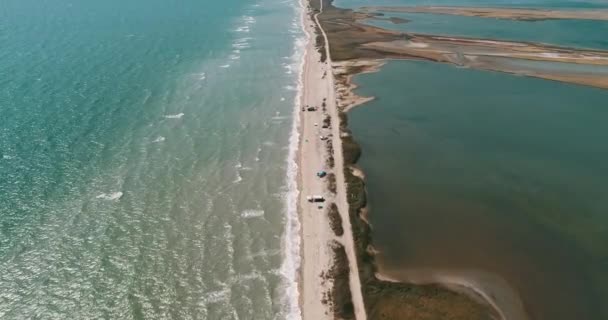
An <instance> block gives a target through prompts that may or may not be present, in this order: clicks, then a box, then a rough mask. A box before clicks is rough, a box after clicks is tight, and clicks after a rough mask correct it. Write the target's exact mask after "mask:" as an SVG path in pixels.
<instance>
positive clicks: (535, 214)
mask: <svg viewBox="0 0 608 320" xmlns="http://www.w3.org/2000/svg"><path fill="white" fill-rule="evenodd" d="M380 4H392V5H413V4H424V5H476V6H487V5H494V6H500V5H504V4H505V2H504V1H491V2H489V1H485V2H483V3H477V2H475V3H471V2H470V1H434V2H428V1H423V2H420V1H415V2H411V1H381V2H380V3H375V2H374V3H371V2H370V1H358V0H352V1H351V0H348V1H347V0H341V1H338V2H337V3H336V5H338V6H345V7H355V8H356V7H357V6H360V5H380ZM509 4H510V5H512V6H516V7H518V6H519V7H521V6H531V7H543V8H544V7H575V8H593V7H605V6H606V4H605V2H603V3H602V2H587V1H581V2H578V1H577V2H560V1H555V2H547V1H523V2H517V3H509ZM387 15H388V16H399V17H405V18H412V19H413V20H412V22H409V23H405V24H399V25H392V24H390V23H389V22H384V21H382V22H375V21H371V22H370V23H372V24H375V25H381V26H382V27H387V28H391V29H398V30H407V31H413V32H420V33H425V34H450V35H458V36H468V37H483V38H489V39H508V40H520V41H541V42H546V43H550V44H556V45H562V46H571V47H587V48H594V49H606V48H607V47H606V44H607V43H606V42H605V37H602V36H601V35H602V34H605V32H604V33H602V30H606V27H607V24H606V22H605V21H604V22H602V21H576V20H574V21H538V22H518V21H504V20H497V19H481V18H474V17H453V16H439V15H433V14H411V15H403V14H393V13H387ZM595 31H597V32H595ZM513 63H514V64H516V65H519V66H521V67H522V68H542V69H543V70H567V71H575V72H582V73H596V74H598V75H602V74H606V69H605V68H595V67H591V66H581V65H574V64H565V63H544V62H533V61H525V60H520V61H513ZM355 83H356V84H357V85H359V88H358V89H357V92H358V94H360V95H363V96H375V97H376V99H375V100H373V101H372V102H369V103H367V104H364V105H361V106H358V107H356V108H355V109H353V110H352V111H351V112H349V128H350V129H351V130H352V132H353V135H354V138H355V140H356V141H357V142H359V143H360V144H361V148H362V156H361V159H360V161H359V165H360V166H361V167H362V169H363V171H364V172H365V175H366V187H367V192H368V200H369V208H370V212H369V216H368V219H369V220H370V222H371V224H372V228H373V231H372V238H373V240H374V245H375V246H376V248H377V249H378V250H379V252H380V255H379V257H378V262H379V264H380V270H381V271H382V272H385V273H388V274H389V275H390V276H393V277H396V278H400V279H402V280H409V281H420V280H421V279H449V278H452V279H467V280H468V281H470V282H472V283H474V284H475V285H478V286H479V287H481V288H482V289H484V290H485V291H487V292H489V294H490V295H491V296H493V297H495V298H496V299H497V300H498V304H499V305H501V306H502V307H505V308H510V307H512V306H513V305H512V304H509V303H505V301H507V299H509V300H511V301H515V300H519V301H520V302H521V304H522V305H523V308H524V309H525V311H526V313H527V314H528V318H529V319H530V320H543V319H553V320H572V319H589V320H592V319H593V320H601V319H608V308H607V306H606V301H608V271H607V270H608V246H607V244H608V229H607V228H606V226H607V225H608V218H607V216H606V214H605V213H606V212H608V202H607V200H606V199H608V193H607V192H606V190H607V189H606V177H608V166H607V165H606V164H607V163H608V148H606V146H605V142H604V141H605V140H606V139H608V130H607V129H606V122H607V121H608V111H607V110H606V101H608V91H606V90H601V89H596V88H591V87H585V86H579V85H572V84H565V83H559V82H553V81H547V80H541V79H534V78H526V77H522V76H516V75H511V74H504V73H497V72H489V71H480V70H472V69H467V68H461V67H456V66H452V65H446V64H436V63H431V62H422V61H390V62H388V63H387V64H386V65H385V66H383V67H382V68H381V70H380V71H379V72H377V73H373V74H363V75H359V76H357V77H355ZM518 320H519V319H518Z"/></svg>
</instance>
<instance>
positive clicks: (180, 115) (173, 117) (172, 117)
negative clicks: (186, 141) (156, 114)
mask: <svg viewBox="0 0 608 320" xmlns="http://www.w3.org/2000/svg"><path fill="white" fill-rule="evenodd" d="M183 116H184V114H183V113H178V114H168V115H166V116H165V118H167V119H180V118H181V117H183Z"/></svg>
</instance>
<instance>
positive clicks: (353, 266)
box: [314, 0, 367, 320]
mask: <svg viewBox="0 0 608 320" xmlns="http://www.w3.org/2000/svg"><path fill="white" fill-rule="evenodd" d="M319 3H320V8H319V13H317V14H315V15H314V19H315V23H316V24H317V26H318V27H319V30H321V34H322V35H323V40H324V41H325V56H326V60H325V63H326V64H327V67H328V68H329V70H328V71H329V72H327V78H328V81H327V83H328V84H329V85H330V86H331V88H329V90H328V92H329V97H327V109H328V110H329V112H330V116H331V123H332V126H331V130H332V131H333V132H332V133H333V137H332V139H333V142H332V143H333V146H334V174H335V176H336V201H335V203H336V205H337V206H338V211H339V212H340V215H341V216H342V224H343V227H344V229H346V230H347V232H345V233H344V235H343V236H342V244H343V245H344V248H345V249H346V256H347V257H348V261H349V266H350V275H349V282H350V291H351V296H352V303H353V307H354V309H355V319H357V320H367V314H366V312H365V304H364V302H363V293H362V291H361V279H360V278H359V265H358V263H357V254H356V252H355V242H354V239H353V230H352V226H351V223H350V217H349V206H348V201H347V200H346V180H345V178H344V157H343V154H342V138H341V137H340V117H339V115H338V108H337V106H336V97H335V93H336V92H335V81H334V73H333V68H332V62H331V55H330V52H329V41H328V38H327V34H326V33H325V30H324V29H323V26H321V23H320V22H319V17H318V16H319V14H321V13H323V0H319Z"/></svg>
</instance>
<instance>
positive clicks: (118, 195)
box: [95, 191, 122, 200]
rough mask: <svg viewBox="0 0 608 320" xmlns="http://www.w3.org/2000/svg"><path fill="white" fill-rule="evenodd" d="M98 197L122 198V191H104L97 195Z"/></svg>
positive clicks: (105, 198)
mask: <svg viewBox="0 0 608 320" xmlns="http://www.w3.org/2000/svg"><path fill="white" fill-rule="evenodd" d="M95 198H96V199H103V200H118V199H120V198H122V192H120V191H118V192H112V193H109V194H108V193H102V194H100V195H98V196H97V197H95Z"/></svg>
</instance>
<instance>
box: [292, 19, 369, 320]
mask: <svg viewBox="0 0 608 320" xmlns="http://www.w3.org/2000/svg"><path fill="white" fill-rule="evenodd" d="M303 14H304V15H305V16H304V18H303V24H304V28H305V31H306V33H307V34H308V39H307V44H306V53H305V57H304V59H305V61H304V65H303V72H302V83H303V88H302V95H301V99H302V100H301V102H300V103H301V106H302V107H304V108H306V107H307V106H314V107H317V110H316V111H302V110H298V111H297V112H301V113H302V114H301V117H300V119H301V123H300V128H299V130H300V146H299V151H298V164H299V174H298V185H299V189H300V198H299V200H298V204H299V212H300V219H301V225H302V229H301V230H302V231H301V232H302V251H301V252H302V263H301V270H300V275H301V278H300V291H301V295H300V302H301V305H302V318H303V319H304V320H322V319H333V318H334V317H333V311H332V309H331V305H330V304H329V303H327V302H324V299H325V298H329V291H330V289H331V287H332V281H331V280H330V279H327V278H326V277H322V276H321V275H326V274H328V272H329V271H330V269H331V267H332V260H333V251H332V248H331V247H330V244H331V243H332V242H333V241H337V242H339V243H341V244H342V245H343V246H344V247H345V249H346V253H347V257H348V260H349V262H350V275H349V282H350V287H351V294H352V300H353V305H354V311H355V316H356V319H358V320H365V319H366V315H365V307H364V305H363V297H362V294H361V283H360V280H359V272H358V267H357V259H356V255H355V248H354V242H353V236H352V232H351V226H350V220H349V217H348V204H347V201H346V185H345V180H344V172H343V168H344V164H343V159H342V141H341V139H340V128H339V121H340V120H339V117H338V110H337V107H336V98H335V88H334V77H333V73H332V67H331V60H330V59H329V52H328V50H327V51H326V53H327V59H326V61H325V62H322V61H321V55H320V54H319V53H318V52H317V49H316V48H315V44H314V36H315V28H314V25H315V24H316V23H318V21H316V19H315V21H312V19H310V15H309V14H308V12H304V13H303ZM325 43H327V38H325ZM326 49H327V48H326ZM323 103H325V111H324V110H323ZM326 117H330V119H331V126H330V127H329V128H322V126H323V123H324V120H325V118H326ZM321 136H323V137H327V138H328V139H327V140H324V139H321ZM328 141H331V143H332V144H333V150H334V153H333V157H334V167H333V168H330V167H329V166H328V164H327V159H328V157H329V152H328V149H327V143H328ZM321 170H324V171H327V172H329V173H334V174H335V176H336V194H333V193H331V192H330V191H329V190H328V185H327V181H326V179H323V178H319V177H317V172H319V171H321ZM310 195H322V196H323V197H325V199H326V200H325V202H324V203H310V202H308V200H307V198H306V197H307V196H310ZM332 202H334V203H336V205H337V207H338V210H339V212H340V214H341V216H342V221H343V227H344V230H345V231H346V232H345V233H344V235H342V236H336V235H335V234H334V233H333V231H332V229H331V228H330V223H329V219H328V216H327V206H328V205H329V204H330V203H332ZM319 206H322V207H323V208H319Z"/></svg>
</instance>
